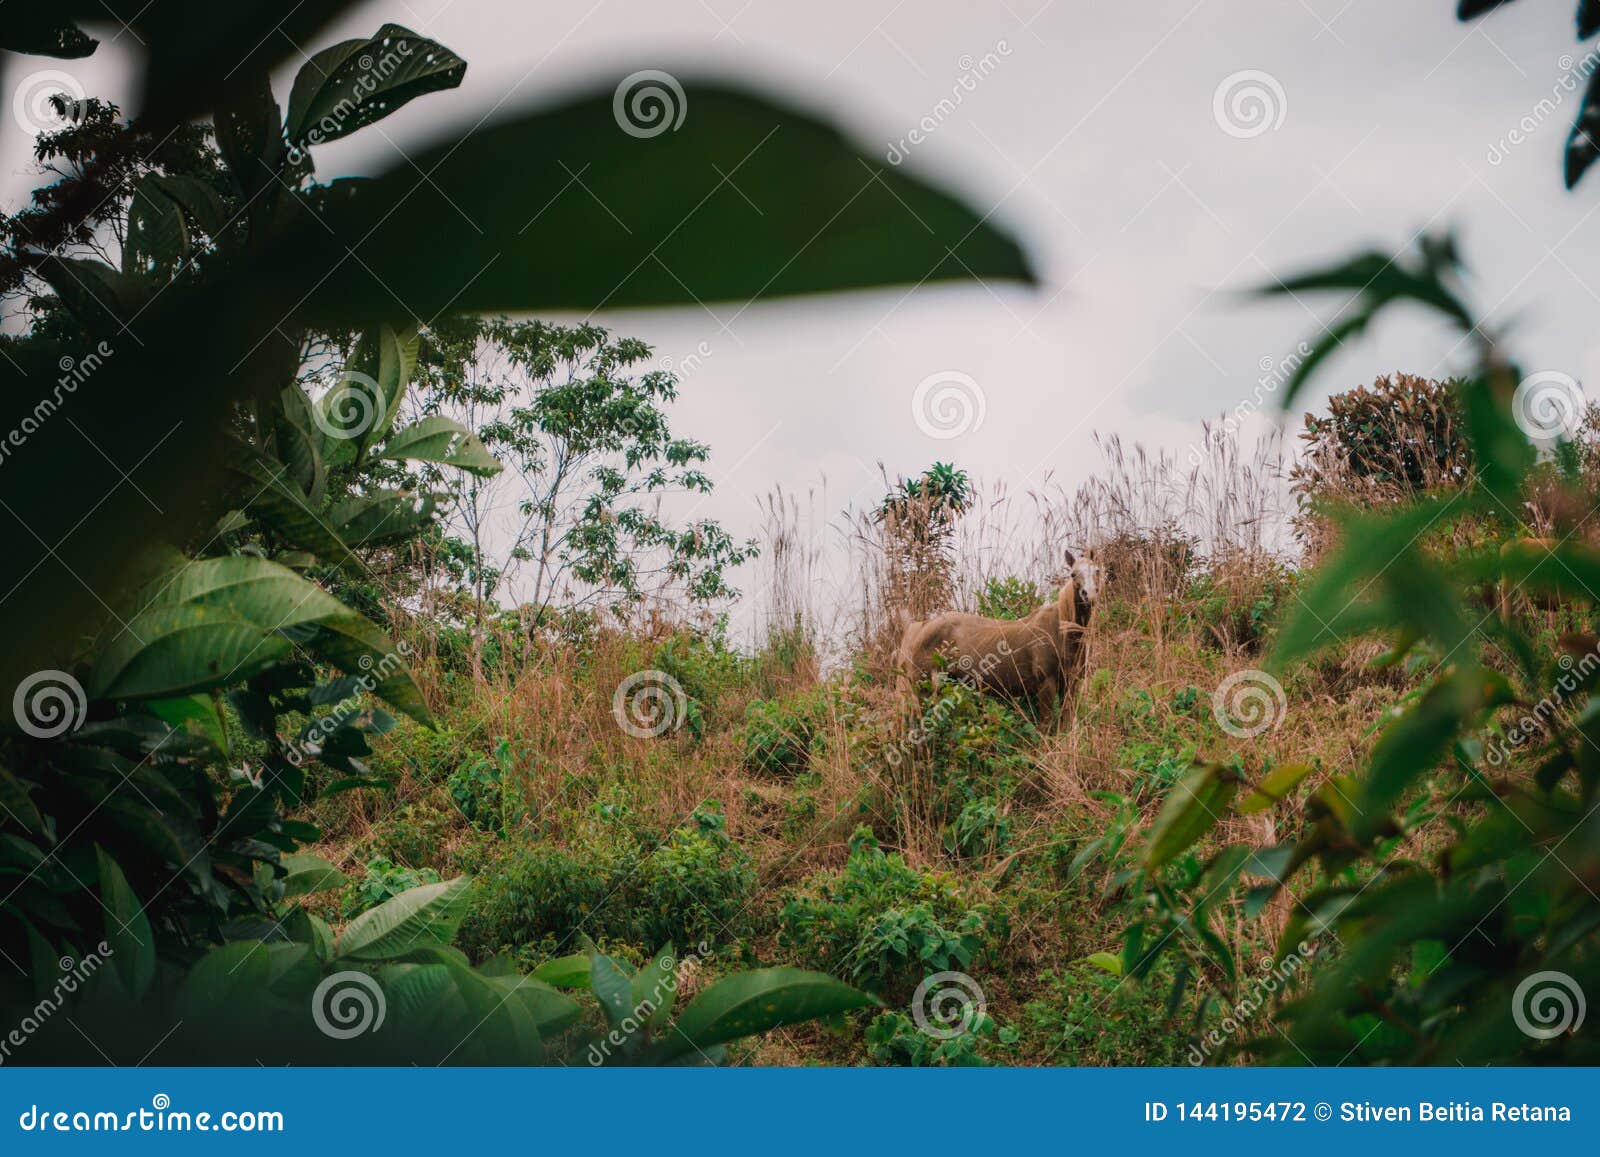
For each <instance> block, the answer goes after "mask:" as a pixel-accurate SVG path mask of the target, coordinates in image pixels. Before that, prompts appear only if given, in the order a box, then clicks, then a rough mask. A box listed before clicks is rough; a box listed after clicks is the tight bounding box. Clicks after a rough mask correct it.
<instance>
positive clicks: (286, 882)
mask: <svg viewBox="0 0 1600 1157" xmlns="http://www.w3.org/2000/svg"><path fill="white" fill-rule="evenodd" d="M280 863H282V864H283V866H284V868H285V869H286V870H287V871H288V875H286V876H285V877H284V878H283V898H284V899H285V900H292V899H294V898H295V897H296V896H307V895H310V894H311V893H313V892H327V891H329V890H331V889H333V888H343V887H344V886H345V884H346V883H347V882H348V881H347V880H346V878H345V874H344V873H343V872H341V871H340V870H339V869H338V868H336V867H334V866H333V865H332V864H330V863H329V862H328V861H327V860H324V859H323V858H322V857H321V856H314V855H312V854H310V853H309V852H299V853H296V854H294V855H289V856H284V857H283V859H282V860H281V861H280Z"/></svg>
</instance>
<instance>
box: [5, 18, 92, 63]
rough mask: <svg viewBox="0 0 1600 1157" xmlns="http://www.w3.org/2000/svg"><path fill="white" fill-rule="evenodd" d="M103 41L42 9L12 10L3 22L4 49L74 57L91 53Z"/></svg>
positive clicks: (68, 57)
mask: <svg viewBox="0 0 1600 1157" xmlns="http://www.w3.org/2000/svg"><path fill="white" fill-rule="evenodd" d="M99 45H100V42H99V41H98V40H96V39H95V38H94V37H92V36H90V35H89V34H88V33H87V32H85V31H83V29H81V28H79V27H78V26H77V25H76V24H73V23H72V22H71V21H68V20H63V19H61V18H59V17H58V16H55V15H53V14H46V13H44V12H42V11H38V10H32V11H28V10H24V11H20V12H9V13H7V14H6V20H5V23H4V24H3V25H0V48H3V49H5V50H6V51H7V52H21V53H26V54H28V55H32V56H55V57H59V58H61V59H66V60H72V59H76V58H78V57H83V56H91V55H93V53H94V50H95V49H96V48H98V47H99Z"/></svg>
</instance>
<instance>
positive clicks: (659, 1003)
mask: <svg viewBox="0 0 1600 1157" xmlns="http://www.w3.org/2000/svg"><path fill="white" fill-rule="evenodd" d="M677 996H678V960H677V957H676V956H675V955H674V954H673V951H672V945H670V944H669V945H667V946H666V947H665V948H663V949H662V950H661V951H660V952H658V953H657V954H656V956H655V959H653V960H651V961H650V963H649V964H647V965H645V966H644V967H643V968H641V969H639V971H638V973H636V974H635V976H634V978H633V993H632V999H633V1007H634V1010H635V1011H636V1012H644V1011H645V1010H647V1009H648V1010H649V1016H648V1018H647V1019H646V1020H645V1025H646V1026H647V1027H648V1028H651V1029H659V1028H662V1027H664V1026H665V1025H666V1023H667V1022H668V1021H669V1020H671V1019H672V1005H673V1003H674V1001H676V1000H677Z"/></svg>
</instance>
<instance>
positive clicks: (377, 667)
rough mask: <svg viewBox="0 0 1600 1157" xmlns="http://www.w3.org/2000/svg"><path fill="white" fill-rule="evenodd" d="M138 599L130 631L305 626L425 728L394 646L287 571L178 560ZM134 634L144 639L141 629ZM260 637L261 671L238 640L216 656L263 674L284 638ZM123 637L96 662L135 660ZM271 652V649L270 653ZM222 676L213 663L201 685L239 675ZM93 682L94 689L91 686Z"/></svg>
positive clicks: (257, 561)
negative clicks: (164, 624)
mask: <svg viewBox="0 0 1600 1157" xmlns="http://www.w3.org/2000/svg"><path fill="white" fill-rule="evenodd" d="M139 597H140V600H141V601H143V602H144V604H145V606H146V610H145V611H144V612H142V613H141V614H140V615H139V616H137V617H136V618H135V619H134V621H133V624H132V625H133V626H135V627H138V626H139V625H140V624H141V623H144V622H145V621H146V616H150V617H151V621H152V622H153V623H159V622H161V621H164V620H162V619H161V616H163V615H171V616H173V617H174V618H175V619H176V620H177V621H179V622H180V623H183V622H189V621H190V620H191V619H192V620H194V621H196V622H200V621H208V620H206V616H207V615H211V616H220V617H221V619H220V620H219V621H226V622H233V623H237V622H239V621H241V620H242V621H245V622H247V623H250V624H254V625H255V626H256V627H257V628H261V629H264V630H270V631H272V632H280V631H287V630H290V629H292V628H313V629H312V630H311V631H310V633H309V636H308V637H307V638H306V640H305V646H307V647H308V648H309V649H310V650H312V651H313V652H315V653H316V654H317V655H319V656H320V657H321V658H323V659H325V660H327V661H328V662H330V663H332V664H333V665H334V666H336V667H338V668H339V669H340V670H341V671H344V672H345V673H346V674H349V675H355V676H358V677H360V678H362V679H363V680H364V681H365V682H366V683H367V685H368V686H369V687H370V688H371V689H372V690H373V691H374V692H375V693H376V694H378V695H381V696H382V697H383V698H384V699H386V700H388V701H389V702H390V703H392V704H394V706H395V707H397V708H399V709H400V710H401V711H404V712H405V713H406V714H407V715H410V716H411V717H412V718H413V719H416V720H417V721H418V722H419V723H422V724H424V725H427V726H431V725H432V716H431V715H430V714H429V713H428V707H427V703H426V702H425V701H424V700H423V698H422V691H421V689H420V688H418V687H417V685H416V682H415V680H413V679H412V677H411V673H410V670H409V669H408V667H407V666H406V663H405V658H404V654H403V652H402V651H401V649H400V647H399V645H397V644H396V643H395V642H394V641H393V640H391V639H390V638H389V637H388V636H387V635H385V634H384V633H383V632H382V631H381V630H379V629H378V627H377V626H376V625H374V624H373V623H372V622H371V621H370V620H368V619H366V618H363V617H362V616H361V615H359V614H357V613H356V612H354V611H352V610H350V609H349V608H348V607H346V606H345V605H344V604H343V603H342V602H340V601H339V600H338V599H336V598H334V597H333V596H332V595H330V594H329V593H328V592H327V591H325V590H323V589H322V588H321V587H319V586H317V584H316V583H313V582H311V581H310V580H309V579H307V578H305V577H303V576H301V575H298V574H296V573H295V572H294V571H292V570H289V569H288V568H287V567H282V566H279V565H278V564H277V563H273V562H269V561H267V560H266V559H262V558H257V557H256V556H254V555H245V554H241V555H229V556H226V557H223V558H208V559H198V560H195V561H192V562H186V561H182V560H179V561H177V562H176V563H175V564H174V569H173V570H171V571H169V572H167V573H165V574H162V575H159V576H158V577H157V578H155V579H154V580H152V581H151V582H150V583H149V584H148V585H147V586H146V587H145V589H144V591H142V592H141V594H140V596H139ZM202 612H203V613H202ZM150 629H151V630H153V629H154V627H153V626H151V627H150ZM140 633H141V635H145V637H148V635H147V634H146V632H145V631H143V630H141V632H140ZM257 637H260V631H258V633H257ZM266 637H267V638H268V639H269V640H271V642H270V643H264V644H262V646H261V652H265V653H267V654H268V655H270V662H267V663H265V664H264V665H258V663H257V660H258V659H260V658H261V654H259V653H254V652H250V651H249V649H248V648H246V647H244V646H243V643H242V642H241V641H239V640H224V641H230V642H231V644H232V650H228V651H225V652H221V653H222V654H224V655H225V656H226V657H233V656H234V655H235V653H236V652H239V651H243V652H245V653H244V659H245V660H247V661H248V662H249V663H250V664H251V666H253V667H255V666H259V667H260V669H264V666H270V665H271V662H276V661H278V660H280V659H282V658H283V657H284V656H285V655H286V654H287V653H288V650H289V646H288V642H287V640H285V639H284V638H283V637H282V636H281V635H279V634H276V633H274V634H271V635H268V636H266ZM130 639H131V632H125V633H124V635H123V636H119V637H118V638H117V639H115V640H113V642H112V645H111V648H110V649H109V653H111V654H112V658H111V659H108V658H107V657H106V655H102V656H101V660H102V662H103V663H105V664H107V665H112V664H114V663H119V664H122V665H126V663H127V662H128V661H129V660H128V659H126V658H125V657H123V656H122V651H124V650H132V651H133V652H135V654H136V653H137V651H138V644H137V640H131V641H130ZM274 647H275V648H277V649H276V650H273V648H274ZM185 653H186V654H187V652H185ZM196 654H197V655H198V656H199V657H200V658H201V659H203V658H204V657H205V656H206V654H207V652H205V651H202V650H197V651H196ZM197 661H198V660H197ZM115 669H117V670H120V669H121V668H120V666H119V667H116V668H115ZM241 669H242V668H241ZM229 670H230V666H229V665H228V664H225V663H224V664H217V665H216V678H218V679H219V682H212V683H207V684H205V686H220V685H222V683H225V682H236V681H242V680H243V679H244V678H245V677H246V676H244V675H242V674H238V673H237V672H235V673H234V674H233V675H232V676H231V677H230V675H229V673H228V672H229ZM252 673H255V672H254V671H252ZM95 682H96V685H97V686H98V680H95ZM119 685H120V684H119ZM187 689H189V690H196V689H200V688H193V687H191V688H187ZM167 693H168V694H172V693H175V692H170V691H169V692H167Z"/></svg>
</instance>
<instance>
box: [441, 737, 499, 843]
mask: <svg viewBox="0 0 1600 1157" xmlns="http://www.w3.org/2000/svg"><path fill="white" fill-rule="evenodd" d="M510 758H511V744H510V742H509V741H508V740H504V739H502V740H501V741H500V743H499V746H497V747H496V748H495V754H494V757H493V758H490V757H488V756H485V755H481V754H478V753H477V752H473V753H471V754H469V755H468V756H467V758H466V759H465V760H464V761H463V762H462V763H461V764H460V765H459V766H457V767H456V769H455V770H454V771H452V772H451V773H450V778H449V780H448V781H446V784H445V786H446V788H447V789H448V790H449V792H450V798H451V799H452V800H454V801H455V805H456V807H458V808H460V809H461V814H462V815H463V816H465V817H466V818H467V820H468V822H470V823H471V824H472V825H473V826H474V827H476V828H481V829H482V830H484V831H487V832H498V831H503V830H505V827H506V824H505V815H504V812H505V802H506V797H505V790H504V789H505V781H506V771H507V769H508V767H509V764H510Z"/></svg>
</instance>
